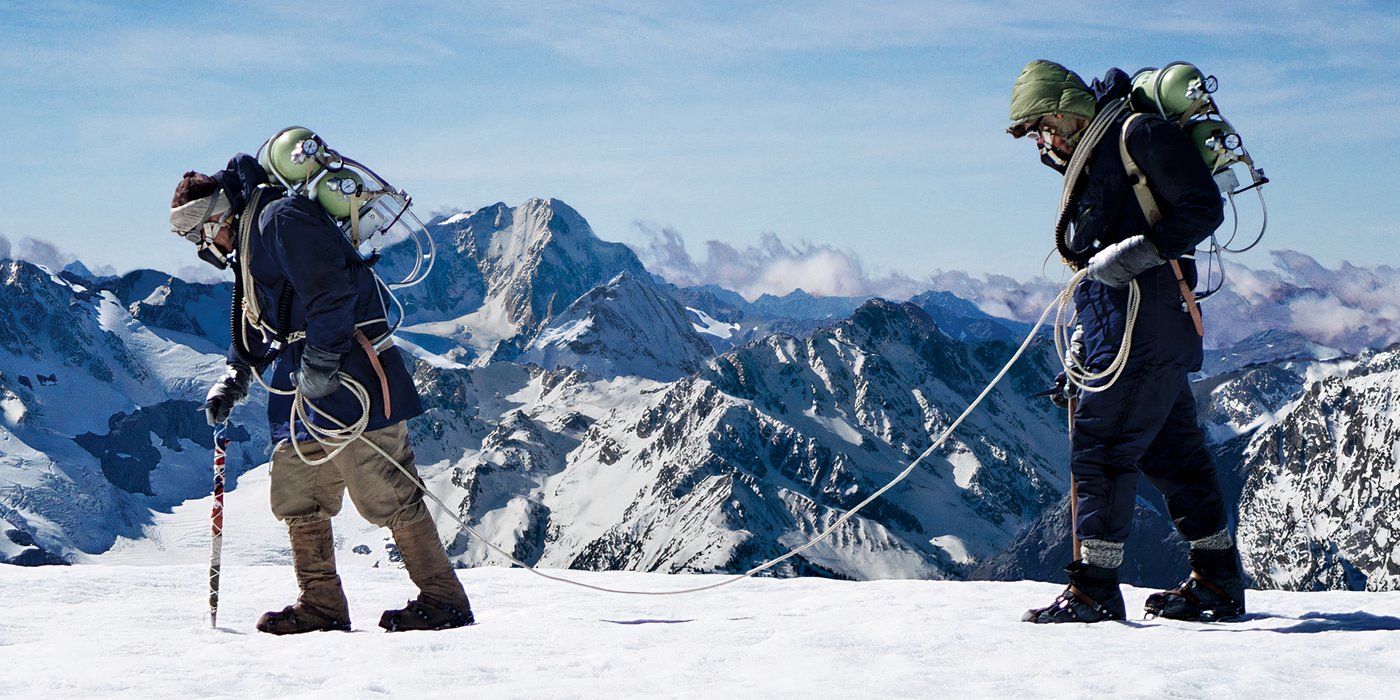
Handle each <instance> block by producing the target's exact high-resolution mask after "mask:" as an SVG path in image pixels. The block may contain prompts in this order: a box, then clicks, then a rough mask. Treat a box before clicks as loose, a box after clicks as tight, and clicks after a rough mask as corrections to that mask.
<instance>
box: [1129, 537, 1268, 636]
mask: <svg viewBox="0 0 1400 700" xmlns="http://www.w3.org/2000/svg"><path fill="white" fill-rule="evenodd" d="M1145 607H1146V610H1147V616H1148V618H1153V617H1158V616H1161V617H1165V618H1169V619H1172V620H1193V621H1197V620H1198V621H1202V622H1215V621H1229V620H1233V619H1236V618H1239V617H1241V616H1243V615H1244V612H1245V609H1244V573H1243V571H1242V570H1241V568H1240V551H1239V549H1238V548H1236V547H1230V548H1229V549H1195V548H1192V549H1191V576H1190V577H1188V578H1187V579H1186V580H1185V581H1184V582H1182V584H1181V585H1180V586H1177V587H1176V588H1175V589H1172V590H1170V591H1161V592H1160V593H1153V594H1152V595H1150V596H1148V597H1147V604H1146V606H1145Z"/></svg>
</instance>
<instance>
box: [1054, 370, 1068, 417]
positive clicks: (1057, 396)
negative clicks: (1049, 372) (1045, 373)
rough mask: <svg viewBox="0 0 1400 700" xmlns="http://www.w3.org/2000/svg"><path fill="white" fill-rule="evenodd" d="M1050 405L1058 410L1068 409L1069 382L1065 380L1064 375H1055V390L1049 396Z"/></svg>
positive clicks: (1062, 373)
mask: <svg viewBox="0 0 1400 700" xmlns="http://www.w3.org/2000/svg"><path fill="white" fill-rule="evenodd" d="M1050 403H1053V404H1055V405H1056V406H1059V407H1060V408H1069V381H1068V380H1067V379H1065V373H1064V372H1061V373H1059V374H1057V375H1055V390H1054V393H1052V394H1050Z"/></svg>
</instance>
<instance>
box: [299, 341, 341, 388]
mask: <svg viewBox="0 0 1400 700" xmlns="http://www.w3.org/2000/svg"><path fill="white" fill-rule="evenodd" d="M339 372H340V353H335V352H331V351H329V350H322V349H321V348H318V347H316V346H315V345H307V346H306V350H304V351H303V352H302V353H301V369H298V370H297V371H296V372H295V373H294V374H293V375H292V383H293V384H295V385H296V387H297V391H299V392H301V395H302V397H304V398H308V399H320V398H325V397H327V396H330V395H331V394H333V393H335V390H336V389H339V388H340V375H339Z"/></svg>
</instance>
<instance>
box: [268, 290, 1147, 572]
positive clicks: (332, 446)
mask: <svg viewBox="0 0 1400 700" xmlns="http://www.w3.org/2000/svg"><path fill="white" fill-rule="evenodd" d="M1087 274H1088V271H1087V270H1080V271H1079V272H1077V273H1075V275H1074V276H1073V277H1072V278H1071V279H1070V281H1069V283H1068V284H1067V285H1066V286H1065V288H1064V289H1063V290H1062V291H1061V292H1060V294H1059V295H1057V296H1056V297H1055V300H1054V301H1052V302H1051V303H1050V305H1049V306H1047V307H1045V311H1043V312H1041V314H1040V318H1039V319H1037V320H1036V322H1035V325H1034V326H1033V327H1032V328H1031V330H1030V332H1029V333H1027V334H1026V339H1025V340H1023V341H1022V342H1021V345H1020V347H1018V348H1017V349H1016V352H1015V353H1014V354H1013V355H1012V356H1011V359H1009V360H1007V362H1006V364H1005V365H1003V366H1002V368H1001V371H999V372H997V374H996V376H995V377H993V378H992V380H991V381H990V382H989V383H988V384H987V386H986V388H984V389H982V392H981V393H980V394H978V395H977V398H976V399H974V400H973V401H972V403H970V404H968V406H967V408H966V409H964V410H963V412H962V413H961V414H959V415H958V417H957V419H955V420H954V421H953V422H952V423H950V424H949V425H948V427H947V428H945V429H944V430H943V432H942V433H941V434H940V435H939V436H938V438H937V439H936V440H934V441H933V443H932V444H930V445H929V446H928V448H927V449H925V450H924V451H923V453H921V454H920V455H919V456H918V457H916V458H915V459H914V460H913V461H911V462H909V464H908V465H907V466H905V468H904V470H903V471H901V472H900V473H899V474H897V475H896V476H895V477H894V478H893V479H891V480H890V481H889V483H887V484H885V485H884V486H882V487H880V489H879V490H877V491H875V492H874V493H872V494H870V495H869V496H867V497H866V498H865V499H864V500H862V501H861V502H860V503H858V504H856V505H855V506H854V507H852V508H851V509H849V510H847V511H846V512H844V513H842V514H841V516H840V517H838V518H837V519H836V520H835V521H834V522H832V523H831V524H830V525H828V526H827V527H826V528H825V529H823V530H822V531H821V532H820V533H818V534H817V535H816V536H814V537H812V538H811V539H809V540H808V541H807V542H806V543H804V544H802V545H801V546H798V547H795V548H793V549H791V550H788V551H787V552H786V553H784V554H782V555H781V556H778V557H775V558H773V559H770V560H768V561H766V562H763V563H762V564H759V565H757V566H755V567H753V568H751V569H749V570H747V571H745V572H743V573H741V574H736V575H734V576H732V577H730V578H727V579H724V580H722V581H717V582H715V583H711V584H706V585H703V586H694V587H690V588H681V589H676V590H671V591H645V590H632V589H623V588H612V587H608V586H599V585H596V584H592V583H585V582H582V581H575V580H573V579H570V578H566V577H564V576H559V575H557V574H551V573H547V572H544V571H541V570H539V569H537V568H535V567H534V566H532V565H530V564H528V563H526V562H523V561H521V560H519V559H517V558H516V557H515V556H514V555H512V554H511V553H510V552H508V551H506V550H505V549H503V548H501V547H500V546H499V545H497V544H495V543H494V542H491V541H490V540H489V539H487V538H486V537H483V536H482V535H481V534H480V533H479V532H477V531H476V529H475V528H473V527H472V526H471V525H470V524H469V523H467V521H466V519H465V518H464V517H462V516H461V515H460V514H458V513H457V512H456V511H455V510H454V509H452V508H451V507H449V506H448V505H447V504H446V503H444V502H443V501H442V499H440V498H438V496H437V495H436V494H434V493H433V492H432V491H431V490H429V489H428V487H427V484H425V483H423V480H422V479H421V478H419V477H418V475H417V474H416V473H414V472H413V470H410V469H409V468H407V467H405V466H404V465H403V464H400V463H399V462H398V460H396V459H394V457H393V455H391V454H389V453H388V452H386V451H385V450H384V449H383V448H381V447H380V446H379V445H376V444H375V443H374V441H372V440H370V439H369V438H367V437H365V428H366V427H367V426H368V425H369V413H370V396H369V391H368V390H366V389H365V387H364V385H363V384H361V383H360V382H358V381H356V380H355V379H354V378H352V377H350V376H349V375H348V374H345V373H344V372H342V373H340V381H341V384H342V385H343V386H344V387H345V389H346V390H348V391H349V392H350V393H351V394H352V395H353V396H354V397H355V399H356V400H357V401H359V402H360V405H361V406H362V409H363V410H362V412H361V416H360V418H359V420H356V421H354V422H353V423H351V424H349V425H346V424H344V423H342V422H341V421H339V420H338V419H336V418H335V417H334V416H330V415H327V414H324V413H317V415H321V416H324V417H325V418H326V419H328V420H329V421H331V422H332V423H334V424H335V425H336V427H333V428H327V427H324V426H318V425H316V424H314V423H312V422H311V421H310V419H309V418H310V411H309V410H308V407H309V406H310V401H309V400H308V399H306V398H305V397H303V396H302V395H301V394H300V392H297V391H287V390H280V389H271V388H270V387H269V391H273V392H275V393H279V394H284V395H292V396H293V398H292V408H291V413H290V415H289V416H288V421H289V423H290V426H291V428H292V434H293V437H295V434H296V433H295V428H296V424H297V421H300V422H301V425H302V426H303V427H304V428H305V429H306V431H307V433H308V435H310V437H311V438H312V439H313V440H315V441H316V442H318V443H320V444H321V446H322V447H323V448H325V450H326V455H325V456H324V457H321V458H319V459H314V460H313V459H310V458H308V457H307V456H306V455H305V454H304V453H303V452H302V451H301V446H300V444H299V443H298V442H297V441H296V440H295V439H292V440H291V442H292V448H293V449H294V450H295V451H296V454H297V456H298V457H299V458H300V459H301V460H302V461H303V462H306V463H307V464H309V465H318V464H324V463H325V462H327V461H329V460H331V459H332V458H333V457H335V456H336V455H338V454H339V453H340V452H341V451H342V450H344V449H345V448H346V447H348V446H349V445H350V444H351V443H353V442H355V441H356V440H360V441H363V442H364V443H365V444H367V445H369V446H370V447H371V448H372V449H373V450H374V451H375V452H378V453H379V455H380V456H382V457H383V458H384V459H386V460H388V461H389V462H390V463H391V464H393V465H394V466H395V467H397V468H398V470H399V471H400V472H402V473H403V475H404V476H406V477H408V479H409V480H410V481H411V482H412V483H413V484H414V485H415V486H416V487H418V489H419V490H420V491H422V492H423V493H424V495H426V496H427V497H428V498H429V499H431V500H432V502H433V503H435V504H437V506H438V507H440V508H442V510H443V511H444V512H446V513H447V514H448V515H449V516H450V517H451V518H452V519H453V520H455V521H456V522H457V524H458V525H460V526H461V527H462V529H463V530H465V531H466V532H467V533H468V534H470V535H471V536H472V537H475V538H476V539H477V540H478V541H480V542H482V543H483V544H485V545H486V546H487V547H488V548H490V549H491V551H493V552H495V553H497V554H499V555H501V556H502V557H504V558H505V559H506V560H507V561H509V562H510V563H512V564H514V565H516V566H518V567H520V568H522V569H525V570H526V571H529V572H530V573H532V574H534V575H536V576H539V577H541V578H545V579H549V580H551V581H556V582H559V583H565V584H569V585H571V586H578V587H580V588H587V589H590V590H594V591H600V592H603V593H616V594H622V595H642V596H671V595H685V594H689V593H699V592H701V591H708V590H714V589H716V588H721V587H723V586H728V585H730V584H733V583H738V582H739V581H742V580H744V579H747V578H751V577H753V576H755V575H757V574H759V573H762V572H764V571H767V570H769V569H771V568H773V567H775V566H777V565H778V564H781V563H783V562H785V561H787V560H789V559H791V558H793V557H795V556H797V555H799V554H801V553H803V552H805V551H807V550H808V549H811V548H812V547H815V546H816V545H817V544H819V543H820V542H822V541H823V540H825V539H826V538H827V537H830V536H831V534H832V533H834V532H835V531H836V529H837V528H839V527H840V526H841V525H843V524H845V523H846V521H848V520H850V519H851V518H853V517H855V515H856V514H857V513H859V512H860V511H861V510H862V509H864V508H865V507H866V506H868V505H870V504H871V503H873V502H874V501H875V499H877V498H879V497H881V496H883V495H884V494H886V493H887V492H889V490H890V489H892V488H894V487H895V486H896V485H898V484H899V483H900V482H902V481H904V480H905V479H906V478H908V477H909V475H910V474H912V473H913V472H914V469H916V468H917V467H918V466H919V464H920V463H921V462H923V461H924V460H925V459H927V458H928V457H929V455H932V454H933V452H934V450H937V449H938V448H939V447H941V446H942V445H943V443H944V442H946V441H947V440H948V437H949V436H951V435H952V434H953V431H954V430H957V428H958V426H960V425H962V423H963V421H964V420H966V419H967V417H968V416H969V415H971V414H972V412H973V411H974V410H976V409H977V407H978V406H979V405H981V403H982V401H983V400H985V399H986V398H987V396H988V395H989V394H991V392H992V389H993V388H995V387H996V385H997V384H998V383H999V382H1000V381H1001V380H1002V378H1003V377H1005V376H1006V374H1007V372H1009V371H1010V370H1011V368H1012V366H1014V365H1015V364H1016V362H1017V361H1018V360H1020V359H1021V356H1022V355H1023V354H1025V352H1026V349H1027V348H1029V347H1030V345H1031V343H1032V342H1033V341H1034V340H1035V337H1036V335H1037V334H1038V333H1039V331H1040V329H1041V328H1042V327H1043V326H1044V325H1045V320H1046V319H1047V318H1049V317H1050V312H1051V311H1055V312H1056V313H1055V319H1056V326H1057V328H1056V331H1055V338H1056V350H1057V352H1058V353H1059V355H1060V357H1061V361H1062V362H1064V359H1063V358H1064V357H1065V353H1064V351H1063V349H1062V348H1061V345H1060V336H1061V335H1062V333H1061V332H1060V331H1061V329H1060V328H1058V326H1059V325H1060V323H1061V321H1063V320H1065V319H1069V320H1070V321H1072V320H1073V318H1074V314H1072V313H1070V312H1069V311H1068V307H1069V306H1071V305H1072V304H1073V299H1074V289H1075V288H1076V287H1077V286H1078V285H1079V283H1080V281H1081V280H1083V279H1084V277H1085V276H1086V275H1087ZM1139 296H1140V295H1139V293H1138V288H1137V283H1136V282H1133V283H1132V288H1131V290H1130V297H1129V298H1130V302H1129V316H1128V322H1127V325H1126V327H1125V330H1124V337H1123V342H1122V344H1121V346H1120V348H1119V351H1118V354H1117V357H1115V358H1114V361H1113V363H1111V364H1110V365H1109V368H1108V369H1105V370H1103V371H1102V372H1089V371H1087V370H1085V369H1084V368H1082V367H1080V366H1077V365H1076V366H1075V367H1071V366H1069V365H1071V364H1074V363H1072V362H1070V363H1065V364H1066V367H1065V370H1066V376H1067V377H1068V376H1073V377H1074V380H1073V381H1075V382H1076V385H1078V386H1081V387H1084V388H1086V389H1087V390H1089V391H1102V390H1103V389H1107V388H1108V387H1109V386H1112V384H1113V382H1116V381H1117V380H1118V377H1119V376H1121V375H1122V371H1123V367H1124V366H1125V365H1126V363H1127V358H1128V354H1129V353H1130V352H1131V348H1132V342H1131V336H1132V329H1133V325H1134V322H1135V321H1136V317H1137V308H1138V299H1139ZM1071 371H1073V374H1072V375H1071ZM1110 375H1111V377H1110ZM1103 377H1110V379H1109V382H1108V383H1107V384H1106V385H1102V386H1098V387H1095V388H1090V387H1089V386H1086V384H1087V383H1088V382H1092V381H1097V380H1099V379H1102V378H1103ZM260 381H261V380H260ZM264 386H266V384H264ZM312 409H314V407H312ZM308 442H309V441H308Z"/></svg>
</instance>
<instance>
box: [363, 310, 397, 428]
mask: <svg viewBox="0 0 1400 700" xmlns="http://www.w3.org/2000/svg"><path fill="white" fill-rule="evenodd" d="M355 342H357V343H359V344H360V348H362V349H363V350H364V351H365V355H366V356H367V357H369V364H370V366H371V367H373V368H374V373H375V374H376V375H378V376H379V393H380V395H382V396H383V397H384V419H385V420H388V419H389V413H390V411H391V409H390V406H389V378H388V377H387V376H385V374H384V365H382V364H380V363H379V353H378V352H375V350H374V345H372V344H371V343H370V342H369V338H366V337H365V333H364V331H362V330H359V329H356V330H355Z"/></svg>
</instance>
